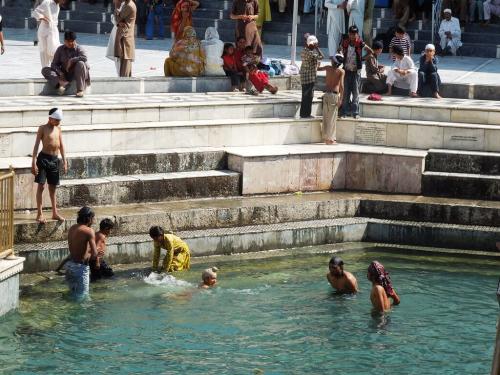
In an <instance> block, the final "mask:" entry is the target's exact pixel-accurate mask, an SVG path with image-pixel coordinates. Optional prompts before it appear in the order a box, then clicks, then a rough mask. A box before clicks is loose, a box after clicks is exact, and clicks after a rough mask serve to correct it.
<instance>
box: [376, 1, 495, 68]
mask: <svg viewBox="0 0 500 375" xmlns="http://www.w3.org/2000/svg"><path fill="white" fill-rule="evenodd" d="M396 24H397V21H396V20H395V19H394V18H393V13H392V10H391V9H385V8H376V9H375V12H374V19H373V33H372V35H373V36H374V37H376V36H377V35H380V34H383V33H386V32H387V31H388V30H389V28H391V27H393V26H395V25H396ZM406 29H407V32H408V34H409V35H410V38H411V39H412V41H413V42H414V50H415V53H417V54H419V53H420V52H421V51H423V50H424V48H425V45H426V44H428V43H430V42H431V40H432V24H431V21H427V22H425V23H424V22H422V21H413V22H409V23H408V25H407V27H406ZM462 42H463V46H462V48H461V54H462V56H475V57H488V58H499V57H500V48H499V45H500V25H498V24H490V25H489V26H488V27H481V26H480V24H478V23H474V24H467V25H466V26H465V27H464V28H462ZM435 43H436V44H438V41H435Z"/></svg>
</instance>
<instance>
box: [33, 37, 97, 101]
mask: <svg viewBox="0 0 500 375" xmlns="http://www.w3.org/2000/svg"><path fill="white" fill-rule="evenodd" d="M89 69H90V67H89V64H88V62H87V55H86V54H85V51H84V50H83V49H82V47H80V46H79V45H78V44H77V43H76V34H75V33H74V32H73V31H66V32H65V33H64V44H63V45H61V46H59V47H58V48H57V50H56V53H55V55H54V59H53V60H52V63H51V64H50V67H48V66H47V67H45V68H43V69H42V75H43V76H44V77H45V79H46V80H47V81H48V82H49V85H50V86H52V87H54V88H55V89H57V92H58V94H59V95H62V94H64V92H65V91H66V87H67V86H68V85H69V84H70V82H71V81H75V82H76V96H77V97H80V98H81V97H83V95H84V93H85V89H86V87H87V86H88V85H90V75H89Z"/></svg>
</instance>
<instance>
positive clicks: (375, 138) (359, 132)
mask: <svg viewBox="0 0 500 375" xmlns="http://www.w3.org/2000/svg"><path fill="white" fill-rule="evenodd" d="M386 139H387V130H386V127H385V125H383V124H366V123H358V124H356V128H355V129H354V142H355V143H358V144H363V145H375V146H385V145H386Z"/></svg>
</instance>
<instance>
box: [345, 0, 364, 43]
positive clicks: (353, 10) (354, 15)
mask: <svg viewBox="0 0 500 375" xmlns="http://www.w3.org/2000/svg"><path fill="white" fill-rule="evenodd" d="M347 13H349V26H352V25H356V26H357V27H358V30H359V35H360V36H363V24H364V21H365V20H364V17H365V0H348V1H347Z"/></svg>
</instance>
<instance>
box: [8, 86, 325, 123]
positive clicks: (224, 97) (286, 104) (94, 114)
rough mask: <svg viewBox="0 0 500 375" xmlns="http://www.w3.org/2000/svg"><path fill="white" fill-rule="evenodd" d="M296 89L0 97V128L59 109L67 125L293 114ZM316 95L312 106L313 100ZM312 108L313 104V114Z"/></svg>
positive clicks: (41, 117)
mask: <svg viewBox="0 0 500 375" xmlns="http://www.w3.org/2000/svg"><path fill="white" fill-rule="evenodd" d="M300 96H301V94H300V92H298V91H282V92H281V91H280V92H279V93H278V94H277V95H272V94H270V93H267V92H265V93H262V94H260V95H258V96H254V95H247V94H243V93H239V92H238V93H233V92H231V93H229V92H222V93H204V94H203V93H201V94H180V93H179V94H165V93H157V94H120V95H116V94H115V95H89V96H86V97H84V98H75V97H48V96H45V97H42V96H31V97H9V98H5V99H4V100H2V101H0V128H20V127H32V126H34V125H38V124H39V123H40V122H44V121H46V118H47V116H48V110H49V109H50V108H52V107H59V108H62V109H63V110H64V112H65V117H64V122H63V124H64V123H66V124H68V125H71V126H73V125H96V124H126V123H139V122H169V121H190V120H192V121H194V120H214V119H236V118H237V119H250V118H272V117H294V116H295V115H296V114H297V110H298V107H299V106H300ZM318 101H319V100H318V99H317V100H316V101H315V104H316V103H318ZM316 110H317V107H316V108H314V112H315V113H316Z"/></svg>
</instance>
